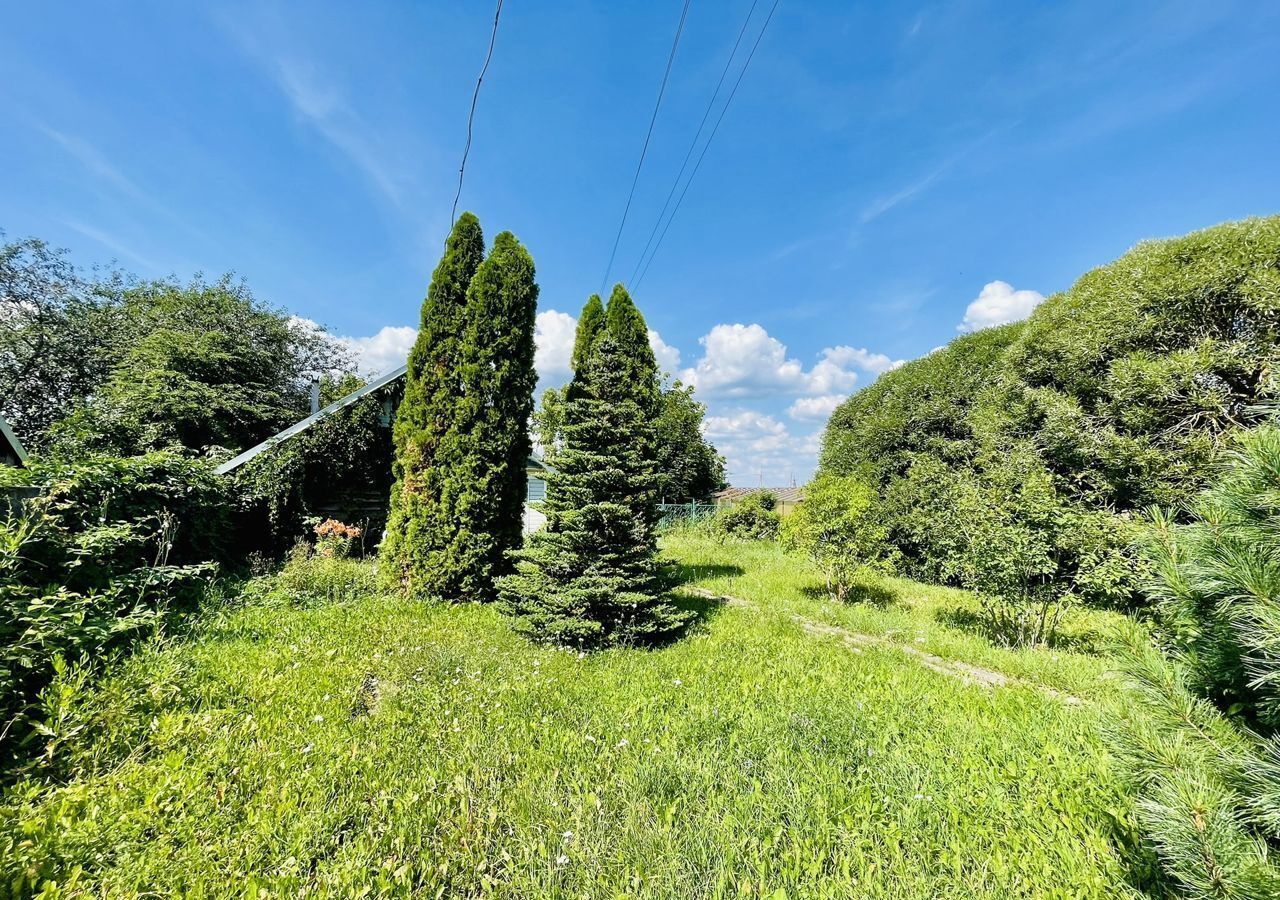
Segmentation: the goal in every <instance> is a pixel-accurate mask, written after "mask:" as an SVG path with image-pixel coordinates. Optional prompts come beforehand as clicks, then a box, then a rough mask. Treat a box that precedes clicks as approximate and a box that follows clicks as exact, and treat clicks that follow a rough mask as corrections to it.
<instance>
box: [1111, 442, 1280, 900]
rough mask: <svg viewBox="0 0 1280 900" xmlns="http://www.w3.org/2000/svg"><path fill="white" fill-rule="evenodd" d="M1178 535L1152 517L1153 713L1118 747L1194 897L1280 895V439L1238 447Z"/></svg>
mask: <svg viewBox="0 0 1280 900" xmlns="http://www.w3.org/2000/svg"><path fill="white" fill-rule="evenodd" d="M1192 513H1193V518H1192V520H1191V521H1190V522H1189V523H1187V524H1177V523H1175V522H1174V520H1173V519H1172V518H1171V517H1170V516H1169V515H1168V514H1162V513H1158V512H1157V513H1156V514H1155V515H1154V516H1153V526H1152V530H1151V540H1150V542H1149V544H1148V550H1147V552H1148V553H1149V555H1150V558H1151V561H1152V565H1153V566H1154V571H1155V577H1154V578H1153V580H1152V582H1151V584H1150V585H1149V589H1150V592H1151V594H1152V596H1153V597H1154V598H1155V600H1156V607H1155V612H1156V616H1157V625H1158V630H1157V638H1158V643H1159V646H1160V648H1161V649H1163V650H1164V651H1165V654H1164V655H1162V654H1161V653H1159V652H1157V650H1156V648H1155V647H1153V646H1152V645H1151V643H1150V642H1149V641H1148V640H1147V639H1146V638H1145V636H1144V635H1143V634H1141V633H1140V632H1139V631H1138V630H1137V629H1133V630H1131V631H1129V632H1127V633H1126V634H1125V635H1124V638H1125V640H1124V644H1125V647H1124V649H1125V650H1126V657H1127V666H1126V669H1127V674H1128V676H1129V680H1130V682H1131V683H1132V685H1133V687H1134V688H1135V695H1136V697H1137V698H1138V700H1139V701H1140V706H1139V709H1138V711H1128V710H1126V711H1123V712H1122V714H1121V719H1120V726H1121V727H1119V728H1117V729H1116V732H1115V736H1114V743H1115V745H1116V751H1117V755H1118V756H1119V757H1120V759H1121V760H1122V761H1123V763H1124V768H1125V770H1126V771H1127V774H1128V775H1129V778H1130V781H1131V784H1132V786H1133V790H1134V791H1135V792H1136V794H1137V814H1138V820H1139V822H1140V824H1141V827H1142V829H1143V833H1144V835H1145V837H1146V838H1147V839H1148V840H1149V842H1150V844H1151V846H1152V847H1153V848H1154V850H1155V853H1156V855H1157V857H1158V859H1159V861H1160V864H1161V866H1162V868H1163V870H1164V871H1165V872H1166V874H1167V875H1168V877H1169V878H1170V879H1171V881H1173V882H1174V883H1175V884H1176V885H1178V886H1179V887H1180V888H1181V889H1183V890H1184V891H1186V892H1187V893H1188V894H1190V895H1192V896H1202V897H1239V898H1259V900H1261V898H1264V897H1265V898H1273V897H1276V896H1280V862H1278V861H1277V859H1276V851H1277V847H1280V599H1278V598H1280V428H1277V427H1275V426H1265V427H1263V428H1260V429H1259V430H1257V431H1256V432H1253V433H1251V434H1246V435H1244V436H1242V437H1241V438H1240V439H1239V442H1238V445H1237V449H1236V450H1235V451H1233V452H1231V453H1230V454H1229V456H1228V457H1227V460H1226V467H1225V469H1224V470H1223V471H1222V474H1221V476H1220V477H1219V479H1218V480H1217V482H1216V483H1215V484H1214V485H1213V486H1212V487H1211V488H1210V489H1209V490H1207V491H1206V492H1205V493H1204V494H1203V495H1202V496H1201V497H1200V498H1199V499H1198V500H1197V501H1196V502H1195V503H1194V505H1193V507H1192Z"/></svg>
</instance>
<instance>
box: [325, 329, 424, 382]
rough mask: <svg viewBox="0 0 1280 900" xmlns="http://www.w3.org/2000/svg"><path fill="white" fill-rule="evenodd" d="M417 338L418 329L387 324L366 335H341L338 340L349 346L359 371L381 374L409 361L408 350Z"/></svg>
mask: <svg viewBox="0 0 1280 900" xmlns="http://www.w3.org/2000/svg"><path fill="white" fill-rule="evenodd" d="M417 339H418V329H416V328H411V327H409V326H408V325H387V326H384V327H383V328H382V329H381V330H379V331H378V333H377V334H371V335H369V336H368V337H342V336H339V337H338V340H340V341H342V343H344V344H346V345H347V346H348V347H350V348H351V352H352V353H353V354H354V355H355V357H356V362H357V364H358V365H359V367H360V371H361V372H364V373H365V374H370V375H371V374H375V373H377V374H383V373H386V372H390V371H391V370H392V369H394V368H396V367H397V366H403V365H404V364H405V363H406V362H408V361H409V351H410V350H411V349H412V348H413V342H414V341H415V340H417Z"/></svg>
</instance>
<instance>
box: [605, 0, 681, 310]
mask: <svg viewBox="0 0 1280 900" xmlns="http://www.w3.org/2000/svg"><path fill="white" fill-rule="evenodd" d="M691 2H692V0H684V9H682V10H681V11H680V22H679V24H678V25H676V36H675V39H674V40H673V41H672V42H671V53H670V54H668V55H667V68H666V71H665V72H663V73H662V86H661V87H659V88H658V100H657V102H656V103H654V105H653V115H652V116H650V117H649V130H648V132H646V133H645V136H644V146H643V147H641V148H640V162H638V163H637V164H636V174H635V177H633V178H632V179H631V191H630V193H628V194H627V205H626V206H625V207H624V208H623V210H622V221H621V222H619V223H618V234H617V236H615V237H614V239H613V250H612V251H611V252H610V253H609V264H608V265H607V266H605V270H604V277H603V278H601V279H600V293H602V294H603V293H604V290H605V286H606V285H607V284H608V283H609V273H610V272H611V271H612V270H613V261H614V259H615V258H616V257H617V255H618V242H619V241H621V240H622V231H623V229H624V228H626V225H627V213H629V212H630V211H631V201H632V199H633V198H634V197H635V195H636V185H637V184H638V183H639V182H640V170H641V169H642V168H644V158H645V154H647V153H648V152H649V139H650V138H652V137H653V126H654V123H655V122H657V121H658V110H659V109H661V108H662V96H663V94H665V93H666V92H667V79H668V78H670V77H671V66H672V64H673V63H674V62H675V60H676V48H677V47H679V46H680V35H681V33H683V31H684V22H685V19H686V18H687V17H688V15H689V4H690V3H691Z"/></svg>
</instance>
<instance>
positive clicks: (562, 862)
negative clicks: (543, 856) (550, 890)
mask: <svg viewBox="0 0 1280 900" xmlns="http://www.w3.org/2000/svg"><path fill="white" fill-rule="evenodd" d="M568 864H569V857H568V856H566V855H565V854H563V853H561V854H560V855H559V856H557V857H556V865H557V866H566V865H568Z"/></svg>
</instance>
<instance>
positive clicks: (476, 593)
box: [445, 231, 538, 597]
mask: <svg viewBox="0 0 1280 900" xmlns="http://www.w3.org/2000/svg"><path fill="white" fill-rule="evenodd" d="M537 305H538V285H537V283H536V282H535V281H534V266H533V258H532V257H531V256H530V255H529V253H528V251H527V250H525V248H524V247H523V246H522V245H521V244H520V242H519V241H518V240H516V237H515V235H513V234H512V233H511V232H509V231H504V232H502V234H500V235H498V237H497V239H496V240H495V241H494V243H493V249H492V250H491V251H490V253H489V258H488V259H486V260H485V261H484V263H483V264H482V265H481V266H480V268H479V270H478V271H477V272H476V274H475V278H473V279H472V281H471V288H470V290H469V291H468V294H467V326H466V332H465V335H464V340H463V347H462V375H463V388H464V390H463V396H462V399H461V402H460V404H459V406H458V410H459V412H460V413H461V416H460V419H459V423H458V428H457V440H458V445H457V450H458V451H459V452H458V453H457V460H456V467H455V469H454V472H453V473H450V475H449V477H448V479H447V481H446V482H445V483H446V486H447V488H448V489H449V491H450V492H451V493H450V499H451V500H452V504H451V505H452V506H453V508H454V509H455V510H456V513H457V517H458V521H459V523H464V524H465V527H460V528H459V529H457V530H456V531H455V532H454V533H453V534H452V535H451V537H452V546H451V548H450V550H449V551H448V553H447V554H446V556H447V559H448V560H449V563H450V565H451V567H452V568H453V572H452V574H451V577H450V583H449V585H448V587H449V588H450V589H451V590H450V591H448V592H446V593H452V592H455V591H456V593H458V594H459V595H460V596H464V597H486V596H488V595H489V594H491V592H492V589H493V579H494V578H495V577H496V576H497V575H500V574H502V573H503V572H505V571H508V570H509V569H510V561H509V560H508V558H507V552H508V551H510V550H514V549H515V548H517V547H519V546H520V537H521V531H522V528H523V511H524V501H525V491H526V487H525V481H526V477H525V467H526V465H527V464H528V459H529V453H530V451H531V450H532V449H533V448H532V444H531V441H530V439H529V418H530V416H531V415H532V414H533V389H534V387H535V385H536V383H537V380H538V378H537V373H536V372H535V371H534V368H533V356H534V345H533V334H534V325H535V318H536V316H537Z"/></svg>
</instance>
